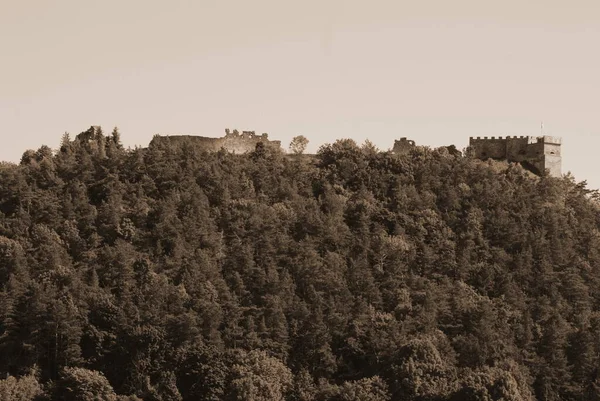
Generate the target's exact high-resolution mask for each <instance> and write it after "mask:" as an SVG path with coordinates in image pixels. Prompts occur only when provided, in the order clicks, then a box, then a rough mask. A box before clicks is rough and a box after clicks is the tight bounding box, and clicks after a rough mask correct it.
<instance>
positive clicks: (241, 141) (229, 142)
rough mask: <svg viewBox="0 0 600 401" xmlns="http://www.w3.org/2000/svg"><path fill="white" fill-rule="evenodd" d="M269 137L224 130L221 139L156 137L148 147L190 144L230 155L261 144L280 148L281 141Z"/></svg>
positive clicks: (248, 150) (183, 136)
mask: <svg viewBox="0 0 600 401" xmlns="http://www.w3.org/2000/svg"><path fill="white" fill-rule="evenodd" d="M268 138H269V135H268V134H267V133H263V134H262V135H257V134H256V132H255V131H242V133H241V134H240V132H239V131H238V130H237V129H234V130H233V131H230V130H229V128H226V129H225V136H224V137H221V138H210V137H204V136H195V135H166V136H162V135H156V136H155V137H154V138H153V139H152V142H150V145H151V146H152V144H157V143H159V142H166V141H168V142H171V143H173V142H175V143H182V142H185V141H187V142H191V143H193V144H195V145H198V146H199V147H201V148H202V149H204V150H207V151H211V152H217V151H219V150H221V149H225V150H227V151H228V152H231V153H247V152H252V151H253V150H254V149H256V144H257V143H259V142H261V143H264V144H265V145H267V146H269V147H272V148H274V149H280V148H281V141H272V140H269V139H268Z"/></svg>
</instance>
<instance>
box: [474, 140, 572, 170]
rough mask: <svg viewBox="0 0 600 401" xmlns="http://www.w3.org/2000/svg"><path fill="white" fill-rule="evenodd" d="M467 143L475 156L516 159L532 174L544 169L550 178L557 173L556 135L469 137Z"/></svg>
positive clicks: (558, 166) (558, 161) (557, 152)
mask: <svg viewBox="0 0 600 401" xmlns="http://www.w3.org/2000/svg"><path fill="white" fill-rule="evenodd" d="M469 146H470V148H471V151H472V154H473V156H474V157H476V158H478V159H482V160H486V159H495V160H506V161H508V162H518V163H521V164H522V165H523V166H525V167H526V168H528V169H530V170H532V171H533V172H535V173H536V174H541V173H543V172H544V171H546V170H548V173H549V174H550V176H552V177H560V176H561V163H562V160H561V155H560V146H561V139H560V138H557V137H551V136H541V137H533V136H520V137H517V136H514V137H510V136H507V137H506V138H502V137H498V138H496V137H491V138H488V137H487V136H485V137H483V138H481V137H477V138H473V137H471V138H469Z"/></svg>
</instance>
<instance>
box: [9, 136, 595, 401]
mask: <svg viewBox="0 0 600 401" xmlns="http://www.w3.org/2000/svg"><path fill="white" fill-rule="evenodd" d="M599 205H600V204H599V203H598V193H597V191H593V190H590V189H587V188H586V185H585V183H577V182H576V181H575V180H574V179H573V177H570V176H566V177H564V178H560V179H558V178H551V177H541V178H540V177H535V176H532V175H531V174H530V173H528V172H527V171H525V170H524V169H522V168H521V167H520V166H518V165H509V166H506V165H505V164H497V163H493V162H481V161H478V160H475V159H473V158H470V157H467V156H463V155H462V154H461V153H460V152H457V151H455V149H453V148H452V147H448V148H439V149H428V148H422V147H416V148H414V149H411V151H410V152H408V153H407V154H404V155H394V154H391V153H389V152H381V151H379V150H378V149H377V148H376V147H375V146H373V145H372V144H371V143H370V142H368V141H367V142H366V143H365V144H364V145H362V146H358V145H357V144H356V143H355V142H354V141H352V140H350V139H341V140H338V141H336V142H335V143H333V144H327V145H324V146H322V147H321V148H320V149H319V151H318V154H317V155H316V156H315V157H312V156H303V157H295V156H293V155H291V156H286V155H283V154H282V153H281V152H277V151H274V150H273V149H271V148H268V147H264V146H258V147H257V148H256V149H255V150H254V151H253V152H250V153H248V154H244V155H234V154H229V153H227V152H225V151H220V152H213V153H210V152H205V151H203V150H202V149H199V148H197V147H195V146H194V145H193V144H192V143H191V142H188V143H186V142H182V143H170V142H168V141H164V142H161V143H156V144H155V145H153V146H151V147H149V148H147V149H142V148H137V149H129V150H127V149H124V148H123V146H122V144H121V134H120V133H119V131H118V130H117V129H115V130H113V132H112V133H111V134H110V135H109V136H105V135H104V134H103V132H102V130H101V129H100V128H99V127H91V128H90V129H89V130H87V131H85V132H83V133H81V134H79V135H77V136H76V137H75V138H74V139H72V138H71V137H70V136H69V135H64V136H63V138H62V141H61V145H60V149H59V150H58V151H57V152H53V151H52V150H51V149H50V148H48V147H46V146H41V147H40V148H39V149H38V150H31V151H27V152H25V153H24V154H23V157H22V160H21V162H20V163H19V164H10V163H2V164H0V355H1V358H0V374H1V377H6V379H3V380H0V399H7V400H11V399H16V400H30V399H31V400H33V399H35V398H36V397H38V398H39V397H45V399H56V400H59V399H61V400H62V399H65V400H69V399H72V400H85V399H90V400H91V399H94V400H96V399H105V400H116V399H119V400H127V399H128V400H136V399H138V400H140V399H143V400H174V401H179V400H183V401H188V400H190V401H191V400H215V401H216V400H222V399H225V400H237V399H239V400H241V399H247V400H252V399H254V400H277V399H280V400H284V399H290V400H298V401H300V400H302V401H309V400H312V401H325V400H355V399H356V400H373V401H374V400H404V401H406V400H409V401H411V400H414V401H433V400H435V401H448V400H453V401H454V400H533V399H537V400H544V401H549V400H595V399H599V397H600V390H599V389H600V376H599V375H598V369H597V366H598V364H600V358H599V357H598V355H600V340H599V339H600V207H599ZM34 367H35V369H37V370H36V373H35V375H33V374H30V372H31V370H32V369H33V368H34ZM11 397H12V398H11Z"/></svg>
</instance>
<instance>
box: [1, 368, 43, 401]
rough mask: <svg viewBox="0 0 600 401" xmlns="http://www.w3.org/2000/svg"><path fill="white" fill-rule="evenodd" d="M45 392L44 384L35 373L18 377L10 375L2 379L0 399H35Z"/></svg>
mask: <svg viewBox="0 0 600 401" xmlns="http://www.w3.org/2000/svg"><path fill="white" fill-rule="evenodd" d="M42 394H43V389H42V386H41V385H40V384H39V383H38V380H37V378H36V377H35V374H29V375H27V376H22V377H19V378H16V377H14V376H9V377H7V378H6V379H3V380H0V400H2V401H35V400H36V399H38V397H40V396H41V395H42Z"/></svg>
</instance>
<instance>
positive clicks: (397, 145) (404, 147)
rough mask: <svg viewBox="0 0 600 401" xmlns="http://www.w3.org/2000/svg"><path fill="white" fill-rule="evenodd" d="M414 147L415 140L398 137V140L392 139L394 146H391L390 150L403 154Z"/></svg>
mask: <svg viewBox="0 0 600 401" xmlns="http://www.w3.org/2000/svg"><path fill="white" fill-rule="evenodd" d="M414 147H415V141H411V140H410V139H406V138H400V140H395V141H394V147H393V148H392V152H393V153H396V154H399V155H403V154H406V153H408V152H409V151H410V150H411V149H412V148H414Z"/></svg>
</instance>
